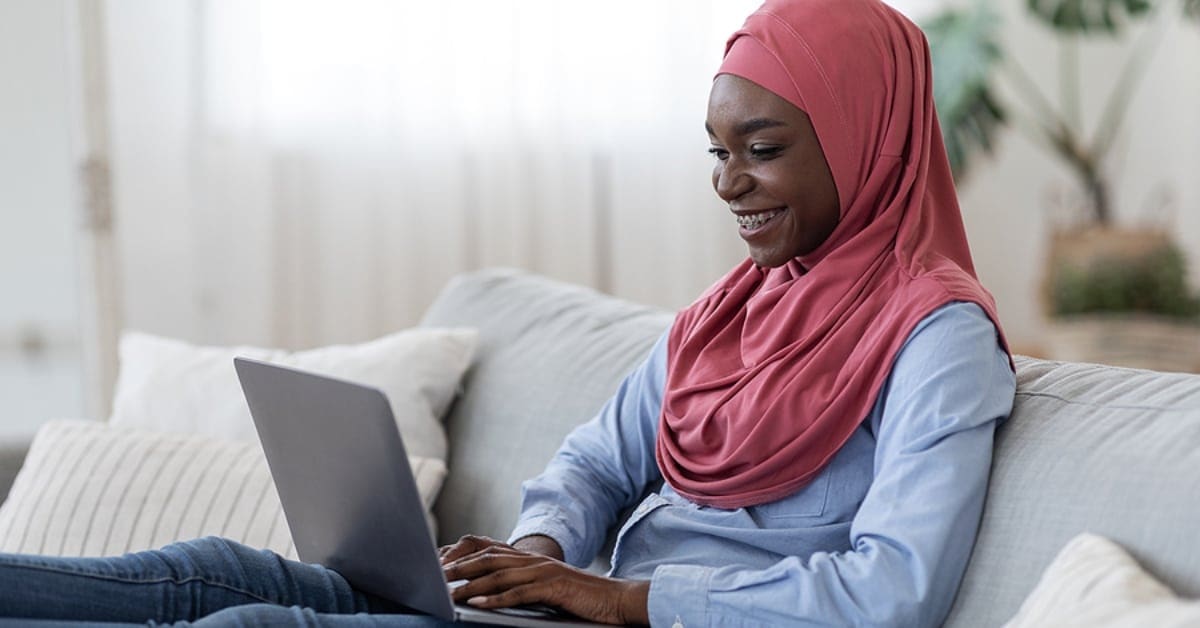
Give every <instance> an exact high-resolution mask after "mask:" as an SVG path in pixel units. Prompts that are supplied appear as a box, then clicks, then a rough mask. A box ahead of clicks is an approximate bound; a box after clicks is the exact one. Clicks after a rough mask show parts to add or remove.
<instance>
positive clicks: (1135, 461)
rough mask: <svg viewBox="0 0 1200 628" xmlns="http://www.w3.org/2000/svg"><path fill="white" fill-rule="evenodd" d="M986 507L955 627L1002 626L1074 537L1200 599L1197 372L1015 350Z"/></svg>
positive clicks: (1199, 400)
mask: <svg viewBox="0 0 1200 628" xmlns="http://www.w3.org/2000/svg"><path fill="white" fill-rule="evenodd" d="M1016 366H1017V393H1016V402H1015V405H1014V408H1013V414H1012V416H1011V417H1010V418H1009V419H1008V421H1007V422H1006V423H1005V424H1004V425H1003V426H1002V427H1001V428H1000V430H999V433H998V435H997V445H996V453H995V457H994V459H993V468H992V478H991V484H990V487H989V492H988V497H987V505H986V507H985V510H984V515H983V521H982V524H981V528H980V534H979V538H978V540H977V542H976V544H975V550H974V553H973V554H972V557H971V562H970V564H969V565H968V568H967V573H966V576H965V579H964V581H963V585H962V588H961V589H960V590H959V594H958V598H957V599H956V601H955V605H954V608H953V610H952V611H951V615H950V619H949V621H948V624H947V625H949V626H997V625H1000V624H1003V623H1004V622H1005V621H1007V620H1009V619H1010V618H1012V617H1013V615H1015V614H1016V612H1017V609H1018V607H1019V606H1020V604H1021V601H1022V600H1023V599H1025V597H1026V596H1027V595H1028V594H1029V592H1030V590H1031V589H1033V587H1034V585H1035V584H1036V583H1037V581H1038V578H1039V576H1040V574H1041V573H1042V571H1043V570H1044V569H1045V568H1046V566H1047V565H1048V564H1050V562H1051V560H1052V559H1053V558H1054V556H1055V555H1056V554H1057V553H1058V551H1059V550H1060V549H1061V548H1062V547H1064V546H1065V545H1066V544H1067V542H1068V541H1069V540H1070V539H1071V538H1073V537H1075V536H1076V535H1077V534H1079V533H1081V532H1085V531H1090V532H1093V533H1096V534H1100V535H1103V536H1105V537H1108V538H1110V539H1112V540H1113V541H1115V542H1117V543H1118V544H1120V545H1121V546H1122V547H1124V548H1126V549H1127V550H1128V551H1129V552H1130V553H1131V554H1132V555H1133V557H1134V558H1135V559H1136V560H1137V561H1138V562H1139V563H1140V564H1142V565H1143V566H1144V567H1145V568H1146V569H1147V570H1148V571H1149V572H1150V573H1152V574H1154V575H1155V576H1157V577H1159V578H1161V579H1162V580H1163V582H1164V583H1166V584H1167V585H1168V586H1169V587H1171V588H1172V589H1173V590H1175V591H1177V592H1178V593H1180V594H1182V595H1184V596H1187V597H1195V596H1197V595H1200V543H1198V542H1197V540H1196V532H1197V530H1200V492H1198V488H1197V487H1198V486H1200V376H1196V375H1186V374H1169V373H1157V372H1153V371H1140V370H1132V369H1123V368H1116V367H1108V366H1100V365H1094V364H1080V363H1060V362H1049V361H1044V360H1035V359H1031V358H1022V357H1018V358H1017V359H1016Z"/></svg>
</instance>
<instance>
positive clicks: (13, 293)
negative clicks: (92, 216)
mask: <svg viewBox="0 0 1200 628" xmlns="http://www.w3.org/2000/svg"><path fill="white" fill-rule="evenodd" d="M64 8H65V5H64V3H63V2H56V1H50V2H45V1H38V0H29V1H15V2H13V1H5V2H0V401H2V404H0V436H5V435H11V434H20V433H29V432H31V431H32V430H33V429H35V427H36V425H37V424H39V423H40V422H42V421H43V420H46V419H49V418H62V417H80V416H82V413H83V380H82V362H81V357H80V349H79V337H78V330H79V298H78V292H77V287H78V280H77V272H76V269H77V267H78V265H77V259H76V248H75V228H76V224H77V217H76V215H75V214H74V212H73V211H72V210H73V208H74V207H75V202H74V196H73V195H74V184H75V181H74V176H73V173H72V168H71V156H70V148H71V145H70V137H69V130H68V129H69V127H70V124H69V122H68V121H69V120H70V116H69V115H68V96H67V95H68V91H67V87H68V80H67V72H68V58H67V55H68V50H69V47H68V45H67V41H66V36H65V28H66V16H65V13H64ZM37 338H40V339H41V340H42V341H43V342H44V343H45V344H44V349H43V350H41V351H25V350H22V348H21V346H22V343H23V339H27V340H28V341H31V342H34V343H35V344H36V342H37Z"/></svg>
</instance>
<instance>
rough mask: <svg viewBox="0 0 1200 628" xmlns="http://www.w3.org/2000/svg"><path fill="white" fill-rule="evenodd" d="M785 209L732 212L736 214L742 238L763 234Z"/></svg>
mask: <svg viewBox="0 0 1200 628" xmlns="http://www.w3.org/2000/svg"><path fill="white" fill-rule="evenodd" d="M785 211H787V208H786V207H778V208H775V209H767V210H764V211H755V212H734V214H735V215H736V216H737V223H738V232H739V233H740V234H741V236H742V238H744V239H750V238H755V237H758V236H759V235H760V234H765V233H766V232H767V231H769V230H770V229H771V227H772V226H773V225H774V224H776V223H777V222H778V221H777V220H775V219H776V218H778V217H779V216H781V215H783V213H784V212H785Z"/></svg>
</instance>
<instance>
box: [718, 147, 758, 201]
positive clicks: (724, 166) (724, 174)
mask: <svg viewBox="0 0 1200 628" xmlns="http://www.w3.org/2000/svg"><path fill="white" fill-rule="evenodd" d="M713 187H714V188H715V189H716V190H717V196H719V197H721V200H723V201H725V202H727V203H729V202H732V201H734V200H737V199H738V198H740V197H742V196H743V195H745V194H746V192H749V191H750V190H751V189H752V188H753V187H754V180H753V178H752V177H751V176H750V175H749V174H748V173H747V172H746V170H745V168H743V167H742V164H741V163H739V160H735V158H734V157H732V156H731V157H729V158H728V159H726V160H725V161H723V162H721V163H719V164H717V166H716V168H714V169H713Z"/></svg>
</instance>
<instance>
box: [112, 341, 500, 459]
mask: <svg viewBox="0 0 1200 628" xmlns="http://www.w3.org/2000/svg"><path fill="white" fill-rule="evenodd" d="M476 337H477V332H475V331H474V330H471V329H436V328H415V329H409V330H405V331H401V332H398V333H395V334H391V335H389V336H384V337H383V338H379V339H377V340H373V341H371V342H366V343H363V344H358V345H335V346H330V347H323V348H320V349H313V350H310V351H298V352H295V353H289V352H286V351H279V350H273V349H262V348H258V347H200V346H195V345H191V344H188V343H186V342H181V341H179V340H171V339H168V338H160V337H156V336H151V335H148V334H143V333H137V332H130V333H126V334H124V335H123V336H122V338H121V346H120V360H121V364H120V373H119V375H118V378H117V389H116V393H115V395H114V399H113V413H112V417H111V419H109V423H111V424H112V425H114V426H120V427H136V428H143V429H152V430H162V431H169V432H181V433H189V434H205V435H208V436H215V437H219V438H232V439H242V440H253V441H257V440H258V437H257V434H256V432H255V430H254V423H253V420H252V419H251V418H250V411H249V410H248V409H247V407H246V400H245V398H244V397H243V396H242V389H241V386H240V385H239V384H238V380H237V373H236V372H235V371H234V368H233V358H234V357H235V356H245V357H248V358H253V359H256V360H262V361H266V362H274V363H277V364H283V365H287V366H292V367H295V368H298V369H302V370H306V371H311V372H314V373H319V374H322V375H329V376H332V377H338V378H341V379H347V380H350V381H353V382H357V383H361V384H365V385H368V386H374V387H376V388H379V389H380V390H382V391H383V393H384V394H385V395H386V396H387V398H388V401H389V402H390V403H391V406H392V412H393V413H394V414H395V415H396V423H397V424H398V425H399V427H400V433H401V434H402V435H403V437H404V445H405V448H406V450H407V451H408V453H409V454H411V455H414V456H423V457H428V458H437V459H439V460H445V459H446V436H445V431H444V430H443V428H442V424H441V417H442V415H444V414H445V412H446V409H447V407H448V406H449V405H450V401H451V400H452V399H453V397H454V394H455V391H456V390H457V389H458V382H459V379H460V378H461V377H462V374H463V373H464V372H465V371H466V370H467V367H468V366H469V365H470V363H471V356H472V354H473V353H474V349H475V341H476Z"/></svg>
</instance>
